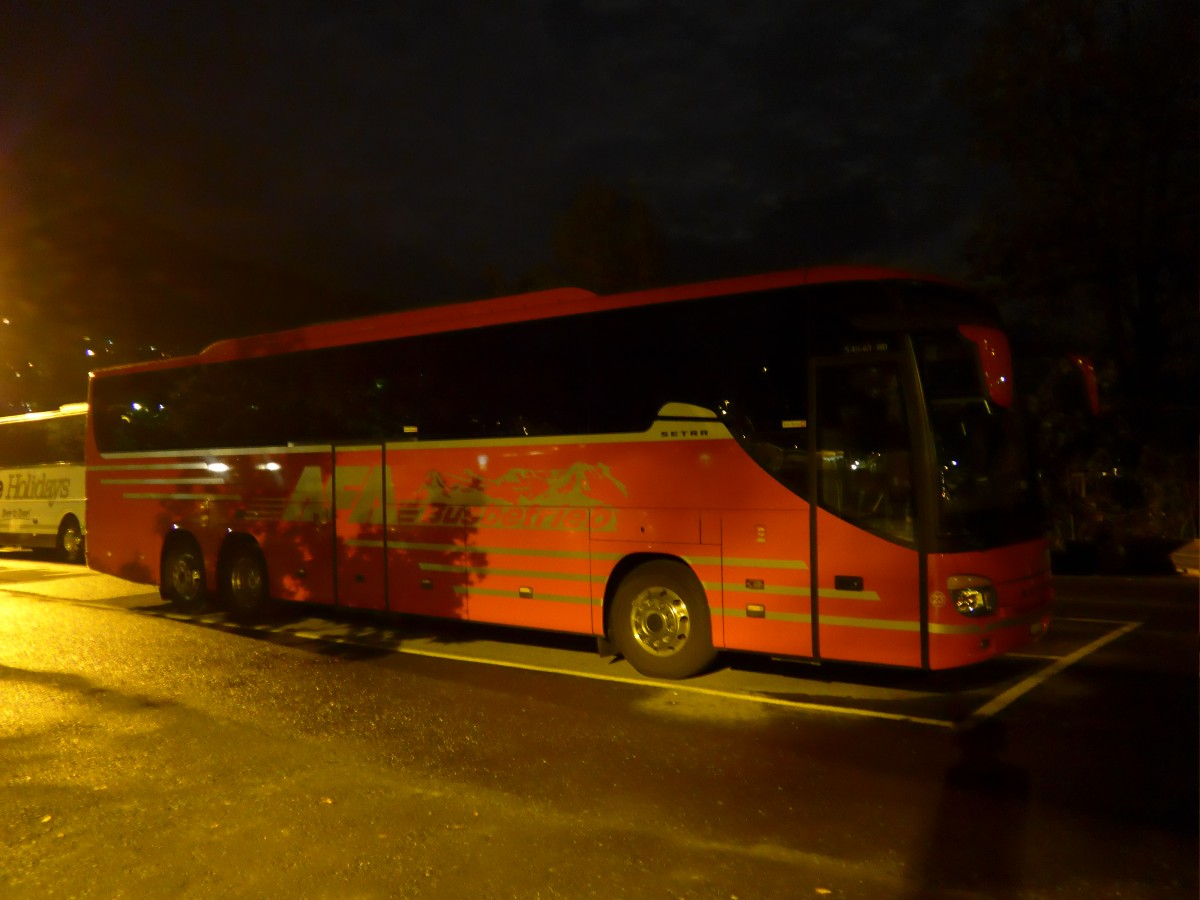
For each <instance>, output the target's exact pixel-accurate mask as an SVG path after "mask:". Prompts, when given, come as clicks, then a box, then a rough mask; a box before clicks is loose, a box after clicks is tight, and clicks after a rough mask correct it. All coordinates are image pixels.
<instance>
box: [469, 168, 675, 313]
mask: <svg viewBox="0 0 1200 900" xmlns="http://www.w3.org/2000/svg"><path fill="white" fill-rule="evenodd" d="M551 249H552V251H553V259H552V262H550V263H549V264H547V265H544V266H540V267H537V268H535V269H532V270H530V271H528V272H525V273H523V274H521V275H519V276H518V277H516V278H515V279H511V280H509V279H505V278H503V277H502V276H500V274H499V273H498V271H493V272H491V273H490V275H489V279H490V280H491V281H492V287H493V291H494V292H495V293H497V294H506V293H519V292H521V291H530V290H540V289H543V288H551V287H562V286H564V285H570V286H574V287H581V288H587V289H588V290H592V291H596V292H597V293H600V294H610V293H616V292H619V291H628V290H634V289H636V288H641V287H648V286H650V285H652V284H653V283H655V281H656V279H658V278H659V277H660V276H661V275H662V272H663V267H664V264H665V260H666V255H667V242H666V237H665V235H664V233H663V230H662V228H661V226H660V225H659V222H658V219H657V217H656V216H655V214H654V211H653V210H652V209H651V208H650V205H649V204H648V203H647V202H646V200H645V198H643V197H642V196H641V195H640V194H639V193H638V192H637V191H636V190H634V189H632V188H631V189H626V190H620V189H618V188H615V187H613V186H611V185H608V184H605V183H604V182H602V181H596V180H593V181H588V182H586V183H584V184H583V185H582V186H581V187H580V188H579V190H578V191H577V192H576V193H575V195H574V197H573V198H572V199H571V202H570V205H569V206H568V207H567V209H566V210H565V211H564V212H563V214H562V215H561V216H560V217H559V219H558V221H557V223H556V224H555V226H554V229H553V232H552V235H551Z"/></svg>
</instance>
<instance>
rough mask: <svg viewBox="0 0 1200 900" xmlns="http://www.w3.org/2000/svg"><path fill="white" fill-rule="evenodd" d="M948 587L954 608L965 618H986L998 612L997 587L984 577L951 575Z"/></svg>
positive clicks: (947, 580)
mask: <svg viewBox="0 0 1200 900" xmlns="http://www.w3.org/2000/svg"><path fill="white" fill-rule="evenodd" d="M946 587H947V588H948V589H949V591H950V599H951V600H953V601H954V608H955V609H957V610H958V611H959V612H960V613H962V614H963V615H964V616H986V615H989V614H991V613H994V612H995V611H996V605H997V603H996V587H995V585H993V584H992V582H991V581H990V580H989V579H987V578H984V577H983V576H982V575H951V576H950V577H949V578H948V579H946Z"/></svg>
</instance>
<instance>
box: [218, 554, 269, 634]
mask: <svg viewBox="0 0 1200 900" xmlns="http://www.w3.org/2000/svg"><path fill="white" fill-rule="evenodd" d="M222 571H223V573H224V574H223V577H222V584H221V597H222V599H223V600H224V601H225V605H226V607H228V608H229V611H230V612H231V613H233V614H234V615H236V616H238V617H239V618H243V619H249V618H253V617H255V616H257V615H260V614H261V613H262V612H263V611H264V610H265V609H266V606H267V562H266V560H265V559H263V555H262V551H261V550H259V549H258V547H257V546H255V545H252V544H242V545H239V546H237V547H234V548H233V549H232V550H231V551H230V552H229V558H228V559H227V560H226V563H225V565H224V567H223V568H222Z"/></svg>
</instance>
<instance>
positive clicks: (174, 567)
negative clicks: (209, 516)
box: [159, 530, 208, 610]
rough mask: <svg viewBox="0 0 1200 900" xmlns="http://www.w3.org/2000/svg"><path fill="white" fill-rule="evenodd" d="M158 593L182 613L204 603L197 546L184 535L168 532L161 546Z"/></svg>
mask: <svg viewBox="0 0 1200 900" xmlns="http://www.w3.org/2000/svg"><path fill="white" fill-rule="evenodd" d="M160 569H161V577H160V579H159V593H160V594H162V597H163V599H165V600H170V601H171V602H172V603H174V604H175V605H176V606H178V607H180V608H181V609H185V610H196V609H201V608H202V607H203V606H204V605H205V604H206V603H207V602H208V582H207V578H206V576H205V573H204V554H203V553H202V552H201V551H200V544H199V543H198V542H197V541H196V539H195V538H194V537H193V536H192V535H191V534H189V533H188V532H186V531H178V530H176V531H172V532H171V533H170V534H169V535H168V536H167V539H166V540H165V541H164V542H163V550H162V559H161V561H160Z"/></svg>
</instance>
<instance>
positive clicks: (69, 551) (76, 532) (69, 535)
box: [56, 516, 83, 563]
mask: <svg viewBox="0 0 1200 900" xmlns="http://www.w3.org/2000/svg"><path fill="white" fill-rule="evenodd" d="M56 551H57V555H58V558H59V559H60V560H62V561H63V562H65V563H81V562H83V529H82V528H80V527H79V521H78V520H77V519H76V518H75V517H74V516H67V517H66V518H65V519H63V520H62V524H61V525H59V526H58V544H57V545H56Z"/></svg>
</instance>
